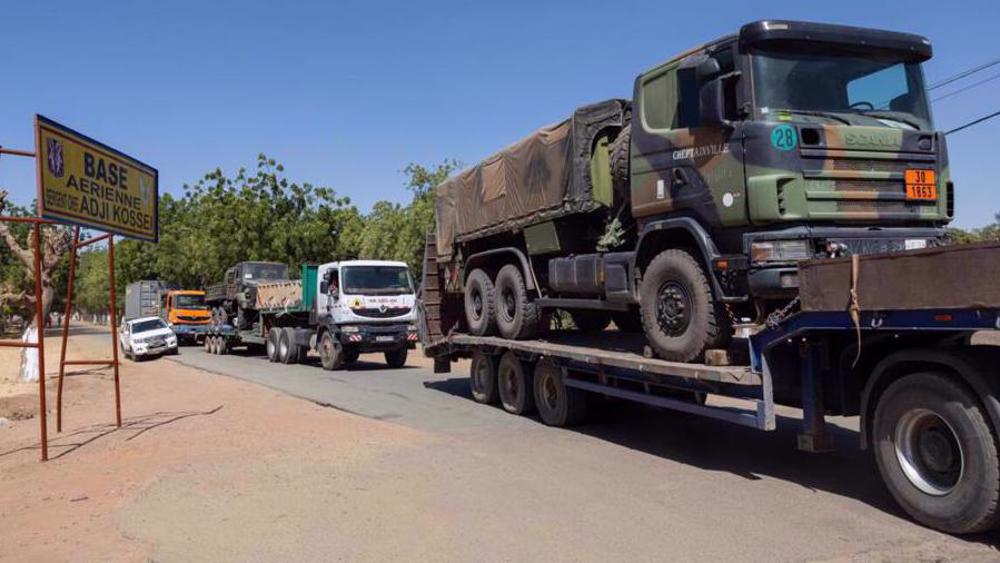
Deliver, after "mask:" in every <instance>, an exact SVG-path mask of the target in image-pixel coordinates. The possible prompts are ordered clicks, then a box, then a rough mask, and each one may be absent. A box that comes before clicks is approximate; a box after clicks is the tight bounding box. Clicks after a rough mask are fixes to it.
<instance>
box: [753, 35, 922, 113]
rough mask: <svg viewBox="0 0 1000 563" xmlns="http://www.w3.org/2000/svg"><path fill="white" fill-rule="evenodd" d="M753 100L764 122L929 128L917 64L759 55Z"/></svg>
mask: <svg viewBox="0 0 1000 563" xmlns="http://www.w3.org/2000/svg"><path fill="white" fill-rule="evenodd" d="M751 58H752V61H753V63H752V66H753V74H754V76H753V84H754V95H755V98H756V104H757V108H758V110H759V111H760V113H761V115H762V116H763V118H764V119H768V118H774V119H778V115H779V114H780V113H781V112H787V113H791V114H795V113H801V114H806V115H819V116H821V117H827V118H829V119H831V120H833V121H839V122H841V123H844V124H850V125H879V124H880V123H881V124H882V125H885V126H888V127H897V128H905V129H923V130H929V129H931V118H930V112H929V111H928V109H927V94H926V91H925V89H924V77H923V72H922V71H921V69H920V64H919V63H915V62H906V61H904V60H903V59H901V58H899V57H892V56H883V55H879V56H875V55H874V54H865V55H859V54H856V53H844V54H837V53H836V52H835V51H827V52H823V53H808V52H798V51H791V50H771V49H768V50H757V51H755V52H754V53H753V55H752V57H751Z"/></svg>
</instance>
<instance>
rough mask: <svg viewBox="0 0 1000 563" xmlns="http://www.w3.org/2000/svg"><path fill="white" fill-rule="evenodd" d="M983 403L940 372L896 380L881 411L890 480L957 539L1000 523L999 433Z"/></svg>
mask: <svg viewBox="0 0 1000 563" xmlns="http://www.w3.org/2000/svg"><path fill="white" fill-rule="evenodd" d="M988 420H989V419H988V417H987V414H986V413H985V412H984V410H983V407H982V405H981V403H980V401H979V400H978V398H977V397H976V396H975V394H973V393H972V392H971V391H970V390H969V389H967V388H966V387H965V386H963V385H961V384H960V383H958V382H956V381H954V380H952V379H950V378H949V377H947V376H946V375H944V374H940V373H933V372H928V373H915V374H912V375H907V376H905V377H902V378H900V379H898V380H896V381H894V382H893V383H892V384H891V385H889V387H888V388H886V390H885V392H884V393H882V396H881V397H880V398H879V400H878V403H877V405H876V407H875V415H874V421H873V424H872V431H873V436H872V442H873V444H874V449H875V460H876V462H877V464H878V468H879V472H880V473H881V474H882V480H883V481H885V484H886V486H887V487H888V489H889V492H890V493H892V496H893V497H894V498H895V499H896V502H898V503H899V504H900V506H902V507H903V509H904V510H905V511H906V512H907V513H908V514H909V515H910V516H912V517H913V518H914V519H915V520H917V521H918V522H920V523H922V524H924V525H927V526H930V527H932V528H936V529H938V530H942V531H945V532H949V533H953V534H971V533H975V532H982V531H986V530H990V529H993V528H996V527H997V525H998V524H1000V459H998V455H997V452H998V444H997V436H996V435H995V433H994V432H993V430H991V428H990V424H989V422H988Z"/></svg>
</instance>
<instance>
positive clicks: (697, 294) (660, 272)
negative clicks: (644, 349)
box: [639, 248, 730, 362]
mask: <svg viewBox="0 0 1000 563" xmlns="http://www.w3.org/2000/svg"><path fill="white" fill-rule="evenodd" d="M642 277H643V279H642V287H641V288H640V289H639V303H640V310H641V312H642V327H643V330H644V331H645V333H646V338H647V339H649V344H650V346H652V348H653V350H655V351H656V353H657V355H659V356H660V357H661V358H663V359H665V360H671V361H676V362H690V361H694V360H698V359H699V358H701V356H702V354H704V353H705V350H706V349H708V348H725V346H726V344H727V343H728V340H729V336H730V334H729V333H730V330H729V324H728V321H727V319H728V317H727V316H726V314H725V311H724V310H723V309H722V307H721V306H720V305H719V304H718V303H717V302H716V301H715V299H714V298H713V297H712V288H711V286H709V284H708V278H707V277H706V276H705V272H704V271H702V268H701V266H700V265H699V264H698V262H697V261H696V260H695V259H694V257H693V256H691V254H689V253H688V252H687V251H685V250H680V249H677V248H672V249H669V250H664V251H663V252H661V253H660V254H659V255H657V256H656V258H653V261H652V262H650V263H649V266H647V267H646V271H645V272H644V273H643V276H642Z"/></svg>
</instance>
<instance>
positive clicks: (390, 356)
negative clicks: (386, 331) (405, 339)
mask: <svg viewBox="0 0 1000 563" xmlns="http://www.w3.org/2000/svg"><path fill="white" fill-rule="evenodd" d="M409 352H410V350H409V349H408V348H407V347H406V346H402V347H400V348H397V349H396V350H388V351H386V352H385V363H386V364H388V366H389V367H390V368H392V369H399V368H401V367H404V366H405V365H406V355H407V354H409Z"/></svg>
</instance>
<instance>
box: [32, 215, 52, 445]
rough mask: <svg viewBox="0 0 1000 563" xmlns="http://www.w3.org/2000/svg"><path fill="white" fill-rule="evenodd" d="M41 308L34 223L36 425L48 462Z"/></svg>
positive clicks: (38, 235) (38, 228) (39, 237)
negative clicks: (36, 329)
mask: <svg viewBox="0 0 1000 563" xmlns="http://www.w3.org/2000/svg"><path fill="white" fill-rule="evenodd" d="M43 308H44V307H43V306H42V227H41V225H39V224H38V223H35V324H37V325H38V346H37V350H38V409H39V412H38V424H39V425H40V426H41V433H42V461H48V460H49V429H48V421H47V420H46V418H47V415H46V412H45V319H44V318H43V317H44V315H43V311H42V310H43Z"/></svg>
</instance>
